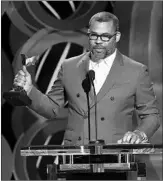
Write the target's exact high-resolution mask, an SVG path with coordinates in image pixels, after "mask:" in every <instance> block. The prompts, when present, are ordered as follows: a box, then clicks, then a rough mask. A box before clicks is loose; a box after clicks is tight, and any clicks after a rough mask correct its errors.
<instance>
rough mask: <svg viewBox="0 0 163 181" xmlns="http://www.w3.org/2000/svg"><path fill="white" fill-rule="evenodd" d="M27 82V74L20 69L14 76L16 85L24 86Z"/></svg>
mask: <svg viewBox="0 0 163 181" xmlns="http://www.w3.org/2000/svg"><path fill="white" fill-rule="evenodd" d="M25 84H26V75H25V72H24V71H23V70H20V71H19V72H18V74H16V76H15V78H14V85H16V86H20V87H23V86H24V85H25Z"/></svg>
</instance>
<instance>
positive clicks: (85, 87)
mask: <svg viewBox="0 0 163 181" xmlns="http://www.w3.org/2000/svg"><path fill="white" fill-rule="evenodd" d="M82 87H83V90H84V92H85V93H86V96H87V106H88V140H89V142H90V140H91V126H90V125H91V124H90V103H89V92H90V90H91V82H90V80H89V76H88V73H87V74H86V77H85V79H84V80H83V81H82Z"/></svg>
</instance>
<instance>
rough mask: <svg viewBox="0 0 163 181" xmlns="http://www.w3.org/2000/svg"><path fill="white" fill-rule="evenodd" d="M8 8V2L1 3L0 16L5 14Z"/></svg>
mask: <svg viewBox="0 0 163 181" xmlns="http://www.w3.org/2000/svg"><path fill="white" fill-rule="evenodd" d="M8 6H9V1H1V16H3V14H4V13H5V12H6V10H7V8H8Z"/></svg>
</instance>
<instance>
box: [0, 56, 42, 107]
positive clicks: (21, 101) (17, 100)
mask: <svg viewBox="0 0 163 181" xmlns="http://www.w3.org/2000/svg"><path fill="white" fill-rule="evenodd" d="M21 58H22V64H23V65H25V66H26V67H28V66H30V65H34V64H35V63H36V61H37V60H38V58H37V57H31V58H27V57H26V55H24V54H21ZM3 98H4V99H5V100H6V101H7V102H8V103H9V104H11V105H13V106H29V105H31V103H32V101H31V99H30V98H29V97H28V96H27V93H26V91H25V90H24V89H23V87H21V86H16V85H13V88H12V90H10V91H9V92H4V94H3Z"/></svg>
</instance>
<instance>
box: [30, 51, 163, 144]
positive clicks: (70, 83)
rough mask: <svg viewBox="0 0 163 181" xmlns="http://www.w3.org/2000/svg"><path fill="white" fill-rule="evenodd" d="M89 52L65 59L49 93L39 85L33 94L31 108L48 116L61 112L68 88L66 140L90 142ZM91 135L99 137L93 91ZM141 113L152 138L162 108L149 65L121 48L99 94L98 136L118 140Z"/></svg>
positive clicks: (141, 117) (110, 141) (91, 97)
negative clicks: (85, 83)
mask: <svg viewBox="0 0 163 181" xmlns="http://www.w3.org/2000/svg"><path fill="white" fill-rule="evenodd" d="M88 60H89V52H87V53H84V54H82V55H80V56H77V57H73V58H70V59H68V60H65V61H64V63H63V65H62V67H61V70H60V72H59V74H58V79H57V80H56V81H55V82H54V84H53V87H52V89H51V91H50V92H49V93H48V95H43V94H42V93H41V92H40V91H39V90H37V89H36V88H35V87H33V88H32V90H31V92H30V94H29V97H30V98H31V99H32V105H31V106H30V108H31V109H33V110H35V111H36V112H37V113H39V114H41V115H42V116H44V117H47V118H48V119H51V118H54V117H55V116H56V115H57V112H58V109H59V108H60V107H62V106H63V105H64V89H65V91H66V93H67V98H68V124H67V129H66V131H65V135H64V142H65V144H69V143H70V144H87V143H88V110H87V100H86V94H85V92H84V91H83V88H82V86H81V84H82V81H83V79H84V78H85V74H86V72H87V71H88V62H89V61H88ZM90 107H91V109H90V122H91V139H95V109H94V108H95V102H94V96H93V89H92V90H91V92H90ZM134 110H136V111H137V113H138V116H139V117H140V120H141V121H140V124H139V126H138V129H139V130H141V131H144V132H145V133H146V134H147V136H148V138H150V137H151V136H152V135H153V134H154V132H155V131H156V130H157V129H158V127H159V124H160V122H159V111H158V109H157V107H156V97H155V95H154V91H153V87H152V83H151V81H150V78H149V74H148V70H147V67H146V66H145V65H143V64H141V63H138V62H136V61H134V60H132V59H130V58H128V57H126V56H124V55H122V54H121V53H120V52H119V51H117V54H116V58H115V60H114V63H113V66H112V68H111V70H110V73H109V75H108V76H107V79H106V81H105V83H104V85H103V86H102V88H101V90H100V91H99V93H98V94H97V120H98V139H103V140H105V143H106V144H107V143H115V142H117V140H118V139H120V138H122V137H123V135H124V134H125V133H126V132H127V131H132V130H133V129H135V128H133V120H132V116H133V112H134Z"/></svg>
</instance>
